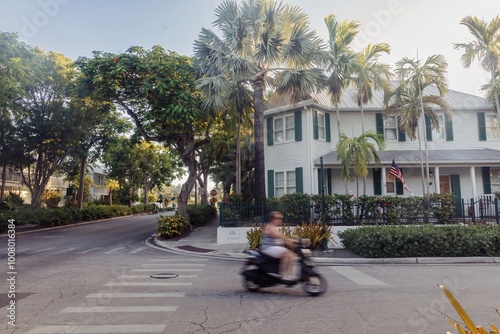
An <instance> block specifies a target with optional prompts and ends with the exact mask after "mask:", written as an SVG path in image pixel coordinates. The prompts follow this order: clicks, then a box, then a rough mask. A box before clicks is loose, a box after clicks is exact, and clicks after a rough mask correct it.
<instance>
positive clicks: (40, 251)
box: [28, 247, 55, 254]
mask: <svg viewBox="0 0 500 334" xmlns="http://www.w3.org/2000/svg"><path fill="white" fill-rule="evenodd" d="M54 248H55V247H49V248H44V249H40V250H37V251H36V252H31V253H28V254H38V253H42V252H46V251H49V250H51V249H54Z"/></svg>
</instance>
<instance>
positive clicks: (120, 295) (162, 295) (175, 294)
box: [85, 292, 186, 299]
mask: <svg viewBox="0 0 500 334" xmlns="http://www.w3.org/2000/svg"><path fill="white" fill-rule="evenodd" d="M185 296H186V294H185V293H184V292H156V293H153V292H144V293H141V292H128V293H127V292H101V293H91V294H89V295H87V296H85V298H103V299H105V298H182V297H185Z"/></svg>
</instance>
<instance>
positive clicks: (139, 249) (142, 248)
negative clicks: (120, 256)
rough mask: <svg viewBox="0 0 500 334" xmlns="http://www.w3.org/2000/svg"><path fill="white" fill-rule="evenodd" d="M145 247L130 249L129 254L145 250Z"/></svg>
mask: <svg viewBox="0 0 500 334" xmlns="http://www.w3.org/2000/svg"><path fill="white" fill-rule="evenodd" d="M146 248H147V247H139V248H137V249H134V250H133V251H130V252H129V254H137V253H139V252H142V251H143V250H145V249H146Z"/></svg>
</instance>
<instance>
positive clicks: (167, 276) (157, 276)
mask: <svg viewBox="0 0 500 334" xmlns="http://www.w3.org/2000/svg"><path fill="white" fill-rule="evenodd" d="M177 276H179V275H177V274H169V273H164V274H154V275H151V278H158V279H168V278H176V277H177Z"/></svg>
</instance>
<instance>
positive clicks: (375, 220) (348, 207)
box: [219, 195, 500, 227]
mask: <svg viewBox="0 0 500 334" xmlns="http://www.w3.org/2000/svg"><path fill="white" fill-rule="evenodd" d="M461 206H462V207H461V210H454V208H453V207H451V208H448V209H445V210H443V208H442V207H441V203H440V202H427V203H426V202H424V201H422V200H421V199H420V200H419V199H415V200H412V199H408V200H407V201H404V202H402V203H400V202H398V203H396V202H394V203H387V202H385V201H384V200H382V199H381V200H380V201H378V202H377V201H375V202H374V201H367V202H363V201H352V202H335V203H327V204H325V210H324V214H325V216H324V221H325V223H326V224H328V225H342V226H344V225H382V224H425V223H431V224H449V223H465V224H470V223H472V224H500V215H499V212H498V199H497V198H495V197H494V196H487V195H484V196H480V197H478V198H476V199H472V198H471V199H469V200H467V199H462V201H461ZM219 209H220V215H219V217H220V226H224V227H229V226H255V225H259V224H263V223H265V222H266V217H267V214H268V213H269V212H270V211H273V210H280V211H282V213H283V215H284V216H285V217H284V218H285V219H284V221H285V223H286V224H289V225H297V224H300V223H303V222H309V221H313V222H321V220H322V213H323V210H322V207H321V203H319V204H317V203H316V204H314V203H311V204H303V205H296V206H293V207H287V208H276V207H272V206H266V205H264V204H262V205H255V204H252V203H246V202H237V203H221V205H220V208H219ZM456 212H460V213H461V214H459V215H457V214H456Z"/></svg>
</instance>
